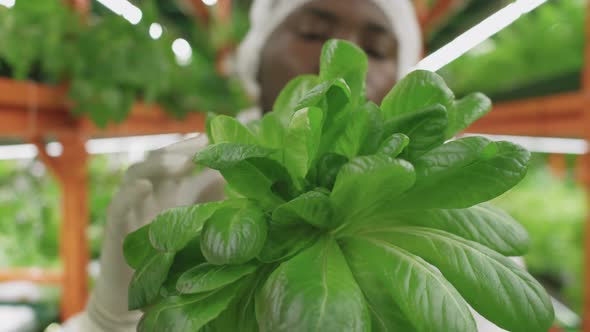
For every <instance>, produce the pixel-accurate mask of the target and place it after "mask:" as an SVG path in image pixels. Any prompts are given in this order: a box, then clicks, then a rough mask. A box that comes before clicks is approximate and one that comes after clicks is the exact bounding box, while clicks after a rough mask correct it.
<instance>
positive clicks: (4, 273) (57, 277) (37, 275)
mask: <svg viewBox="0 0 590 332" xmlns="http://www.w3.org/2000/svg"><path fill="white" fill-rule="evenodd" d="M62 279H63V273H61V272H60V271H54V270H47V269H43V268H35V267H28V268H11V269H0V282H7V281H31V282H35V283H39V284H57V285H59V284H61V283H62Z"/></svg>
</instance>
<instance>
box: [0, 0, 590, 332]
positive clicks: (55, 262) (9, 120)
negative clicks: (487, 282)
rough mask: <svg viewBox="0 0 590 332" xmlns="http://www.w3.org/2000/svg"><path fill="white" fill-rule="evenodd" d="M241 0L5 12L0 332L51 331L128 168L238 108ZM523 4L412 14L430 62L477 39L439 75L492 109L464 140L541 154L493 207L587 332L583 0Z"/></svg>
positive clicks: (57, 4)
mask: <svg viewBox="0 0 590 332" xmlns="http://www.w3.org/2000/svg"><path fill="white" fill-rule="evenodd" d="M522 2H523V1H520V2H519V3H522ZM250 3H251V2H250V1H247V0H233V1H231V0H175V1H170V0H154V1H147V0H133V1H126V0H70V1H64V0H0V332H3V331H59V322H60V321H61V320H62V319H63V318H65V317H69V316H71V315H72V314H73V313H75V312H77V311H78V310H80V309H81V305H82V304H83V303H84V301H85V296H86V292H87V289H88V288H91V287H92V283H93V280H94V278H96V276H97V274H98V273H99V272H100V267H99V266H98V263H97V259H98V257H99V254H100V246H101V241H102V233H103V227H104V225H105V215H106V209H107V206H108V204H109V202H110V199H111V197H112V195H113V194H114V192H115V190H116V189H117V187H118V184H119V182H120V181H121V177H122V174H123V173H124V171H125V169H126V168H127V167H128V166H129V165H130V164H132V163H134V162H136V161H139V160H142V158H144V156H145V153H146V152H147V151H149V150H152V149H155V148H158V147H162V146H165V145H167V144H169V143H171V142H175V141H177V140H178V139H180V138H183V137H185V136H186V135H187V134H188V135H190V134H191V133H194V132H198V131H202V130H203V128H204V122H205V120H204V118H205V116H204V114H205V113H206V112H209V111H215V112H224V113H234V112H235V111H236V110H240V109H244V108H245V107H247V106H248V105H249V101H248V99H247V98H246V96H245V94H244V92H243V91H242V89H241V87H240V86H239V84H238V83H237V82H236V81H234V80H233V79H231V78H230V77H229V75H228V72H229V71H230V69H229V68H228V63H229V59H230V58H229V57H230V54H231V51H232V50H233V49H235V47H236V45H237V44H238V43H239V42H240V40H241V39H242V38H243V36H244V35H245V33H246V32H247V29H248V9H249V6H250ZM524 3H526V4H527V5H528V6H529V7H528V8H534V9H532V10H530V11H528V12H526V13H522V14H523V15H522V16H520V17H516V18H517V19H516V18H515V20H514V22H512V21H510V22H507V21H506V20H504V21H503V22H500V23H498V22H496V21H497V17H496V21H494V22H496V23H495V25H494V24H492V25H490V24H488V25H487V26H485V29H483V30H482V29H479V30H478V26H479V27H481V26H482V25H481V23H482V22H484V23H485V22H488V23H490V21H489V20H490V19H493V18H494V16H493V15H494V13H497V12H498V11H499V10H502V9H506V8H509V6H511V5H512V6H514V5H515V2H514V1H509V0H486V1H483V0H415V5H416V10H417V12H418V14H419V17H420V20H421V24H422V28H423V33H424V36H425V49H426V54H425V55H428V54H430V53H434V52H436V51H437V50H440V49H444V47H445V45H447V44H449V43H450V42H453V41H454V40H455V41H457V40H460V39H456V38H457V37H459V36H465V33H466V32H468V31H471V35H475V36H476V37H480V38H479V39H478V38H475V42H474V43H475V44H474V45H477V46H475V47H473V48H472V49H471V50H470V51H468V52H467V53H465V54H463V55H461V56H460V57H458V58H457V59H453V61H450V60H449V61H450V63H448V64H447V65H445V66H444V67H442V68H440V70H438V72H439V74H441V75H442V76H443V77H444V78H445V79H446V80H447V83H448V84H449V85H450V87H451V88H452V89H453V90H454V91H455V92H456V94H457V95H459V96H461V95H465V94H468V93H470V92H473V91H481V92H484V93H485V94H487V95H488V96H490V97H491V98H492V99H493V101H494V103H495V106H494V110H493V111H492V112H491V113H490V114H489V115H488V116H487V117H486V118H484V119H482V120H481V121H480V122H478V123H477V124H476V125H475V126H474V127H472V128H471V129H470V133H483V134H487V135H491V136H492V137H500V138H505V139H509V140H513V141H515V142H517V143H520V144H523V145H524V146H525V147H527V148H529V149H531V150H532V151H534V152H535V153H534V157H533V161H532V163H531V166H530V170H529V173H528V175H527V177H526V178H525V180H524V181H523V182H522V183H521V184H520V185H518V186H517V187H516V188H514V189H513V190H511V191H510V192H508V193H506V194H505V195H503V196H502V197H500V198H499V199H497V200H496V201H495V202H494V203H495V204H497V205H498V206H500V207H502V208H504V209H506V210H507V211H508V212H509V213H511V214H512V215H513V216H514V217H515V218H516V219H517V220H519V221H520V222H521V223H522V224H523V225H524V226H525V227H526V229H527V230H528V231H529V233H530V236H531V239H532V244H531V250H530V253H529V254H528V255H527V256H526V257H525V261H526V264H527V267H528V269H529V270H530V272H531V273H532V274H533V275H534V276H535V277H536V278H538V279H539V280H540V281H542V282H543V284H544V285H545V286H546V287H547V289H548V290H549V292H550V293H551V295H553V297H554V298H555V299H556V300H557V301H558V302H556V305H557V306H558V309H559V310H558V317H557V318H558V321H559V325H560V326H561V327H562V328H563V330H564V331H582V324H581V323H582V319H581V317H588V315H589V314H588V313H586V314H584V306H583V303H584V285H585V281H584V280H585V279H584V271H585V269H586V270H587V269H588V264H590V259H589V258H586V259H585V257H590V252H586V253H585V251H584V236H585V235H584V233H585V222H586V221H587V220H588V203H589V202H590V200H589V199H588V197H587V190H586V189H587V188H590V162H589V158H588V152H589V148H588V143H587V142H588V141H587V140H588V139H589V138H590V109H587V108H590V104H589V101H588V99H587V98H588V95H590V62H589V61H590V54H589V53H586V55H585V46H586V43H587V42H590V37H589V36H588V33H587V32H586V31H590V29H588V28H586V26H587V24H586V23H585V22H586V13H587V12H588V10H587V9H586V5H587V1H584V0H548V1H543V0H529V1H524ZM500 16H502V15H500ZM503 17H506V16H503ZM490 26H491V27H495V29H494V30H490V29H491V28H490ZM470 29H471V30H470ZM490 34H493V36H492V37H490V38H486V37H487V36H488V35H490ZM468 35H469V33H468ZM459 38H461V37H459ZM439 54H440V53H439ZM585 59H586V62H585ZM585 188H586V189H585ZM86 220H87V222H86ZM86 239H87V241H86ZM80 250H82V252H84V253H85V252H86V251H88V259H87V258H86V255H85V254H79V252H80ZM586 280H587V281H589V280H590V279H589V278H588V277H586ZM587 301H588V299H587ZM588 309H590V308H586V310H588ZM586 331H590V330H586Z"/></svg>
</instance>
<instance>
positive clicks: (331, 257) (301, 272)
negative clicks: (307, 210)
mask: <svg viewBox="0 0 590 332" xmlns="http://www.w3.org/2000/svg"><path fill="white" fill-rule="evenodd" d="M256 318H257V320H258V324H259V327H260V331H261V332H266V331H273V332H280V331H310V332H311V331H325V332H332V331H334V332H341V331H351V332H352V331H370V330H371V324H370V323H371V322H370V316H369V313H368V310H367V307H366V304H365V300H364V298H363V294H362V292H361V290H360V288H359V286H358V285H357V284H356V281H355V280H354V278H353V276H352V273H351V272H350V270H349V269H348V266H347V264H346V261H345V259H344V257H343V256H342V253H341V251H340V248H339V247H338V245H337V244H336V242H335V241H334V240H333V239H332V238H324V239H322V240H321V241H319V242H317V243H316V244H315V245H314V246H313V247H311V248H309V249H307V250H305V251H303V252H301V253H300V254H299V255H297V256H295V257H294V258H292V259H291V260H289V261H287V262H285V263H283V264H281V265H280V266H279V267H278V268H277V269H276V270H275V271H274V272H273V273H272V274H271V276H270V277H269V278H268V280H267V281H266V283H265V284H264V286H263V287H262V289H261V290H260V293H259V294H258V295H257V297H256Z"/></svg>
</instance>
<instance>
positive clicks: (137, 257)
mask: <svg viewBox="0 0 590 332" xmlns="http://www.w3.org/2000/svg"><path fill="white" fill-rule="evenodd" d="M149 232H150V224H148V225H145V226H143V227H141V228H139V229H138V230H136V231H134V232H131V233H129V234H128V235H127V236H126V237H125V240H124V241H123V256H124V257H125V261H126V262H127V264H129V266H131V267H132V268H134V269H137V268H138V267H139V266H140V265H141V263H142V262H143V261H144V260H145V259H146V258H147V257H150V256H152V255H155V254H156V253H157V250H156V249H155V248H153V247H152V245H151V243H150V237H149Z"/></svg>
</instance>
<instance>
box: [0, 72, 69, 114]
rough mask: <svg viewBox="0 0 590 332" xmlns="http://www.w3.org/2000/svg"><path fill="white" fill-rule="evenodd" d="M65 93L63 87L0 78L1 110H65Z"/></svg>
mask: <svg viewBox="0 0 590 332" xmlns="http://www.w3.org/2000/svg"><path fill="white" fill-rule="evenodd" d="M66 93H67V91H66V87H65V86H49V85H43V84H39V83H35V82H31V81H16V80H12V79H7V78H2V77H0V106H1V107H2V108H6V107H8V108H11V107H13V108H21V109H30V110H36V109H43V110H60V109H61V110H64V109H66V108H67V105H66V98H65V97H66Z"/></svg>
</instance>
